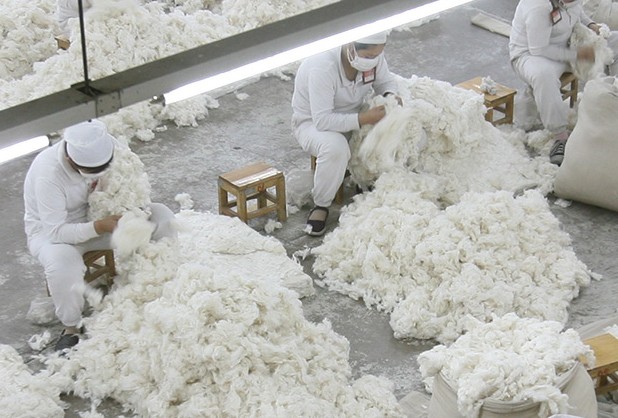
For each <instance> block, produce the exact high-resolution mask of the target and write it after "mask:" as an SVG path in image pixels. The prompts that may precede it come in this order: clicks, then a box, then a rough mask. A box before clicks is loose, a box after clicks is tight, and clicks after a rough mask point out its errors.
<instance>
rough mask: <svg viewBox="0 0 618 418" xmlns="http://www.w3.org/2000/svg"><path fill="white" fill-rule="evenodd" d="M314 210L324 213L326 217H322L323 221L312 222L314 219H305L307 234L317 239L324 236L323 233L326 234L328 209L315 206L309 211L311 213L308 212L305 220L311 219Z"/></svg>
mask: <svg viewBox="0 0 618 418" xmlns="http://www.w3.org/2000/svg"><path fill="white" fill-rule="evenodd" d="M316 210H321V211H324V212H326V216H325V217H324V220H323V221H319V220H314V219H307V229H306V231H307V234H309V235H311V236H314V237H319V236H320V235H324V232H326V220H327V219H328V208H325V207H323V206H316V207H314V208H313V209H311V211H310V212H309V216H308V217H307V218H311V214H313V212H315V211H316Z"/></svg>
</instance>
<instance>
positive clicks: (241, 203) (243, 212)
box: [236, 190, 247, 223]
mask: <svg viewBox="0 0 618 418" xmlns="http://www.w3.org/2000/svg"><path fill="white" fill-rule="evenodd" d="M236 211H237V213H238V217H239V218H240V220H241V221H243V222H244V223H247V195H246V194H245V192H244V191H242V190H241V191H240V193H239V194H238V198H237V200H236Z"/></svg>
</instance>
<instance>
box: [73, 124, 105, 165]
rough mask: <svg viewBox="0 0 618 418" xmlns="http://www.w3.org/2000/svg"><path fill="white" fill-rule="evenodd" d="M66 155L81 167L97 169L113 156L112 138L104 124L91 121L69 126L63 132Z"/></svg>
mask: <svg viewBox="0 0 618 418" xmlns="http://www.w3.org/2000/svg"><path fill="white" fill-rule="evenodd" d="M64 140H65V141H66V143H67V154H69V157H71V160H73V162H74V163H75V164H77V165H79V166H81V167H89V168H92V167H99V166H102V165H103V164H105V163H107V162H108V161H109V160H111V158H112V155H114V137H113V136H111V135H110V134H109V133H108V132H107V127H106V126H105V124H104V123H103V122H101V121H99V120H96V119H93V120H90V121H87V122H82V123H78V124H77V125H73V126H69V127H68V128H66V129H65V130H64Z"/></svg>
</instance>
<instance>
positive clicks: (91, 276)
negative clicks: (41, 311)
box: [45, 250, 116, 296]
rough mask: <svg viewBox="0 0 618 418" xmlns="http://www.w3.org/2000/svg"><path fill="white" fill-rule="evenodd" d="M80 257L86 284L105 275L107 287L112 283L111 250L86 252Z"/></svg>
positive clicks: (114, 273)
mask: <svg viewBox="0 0 618 418" xmlns="http://www.w3.org/2000/svg"><path fill="white" fill-rule="evenodd" d="M82 257H83V259H84V264H85V265H86V273H85V274H84V280H85V281H86V283H90V282H92V281H94V280H96V279H98V278H99V277H101V276H103V275H105V274H107V275H108V277H107V279H108V285H111V284H112V283H113V281H114V276H115V275H116V263H115V261H114V251H113V250H94V251H88V252H86V253H84V255H83V256H82ZM45 285H46V286H47V282H45ZM47 296H50V293H49V286H47Z"/></svg>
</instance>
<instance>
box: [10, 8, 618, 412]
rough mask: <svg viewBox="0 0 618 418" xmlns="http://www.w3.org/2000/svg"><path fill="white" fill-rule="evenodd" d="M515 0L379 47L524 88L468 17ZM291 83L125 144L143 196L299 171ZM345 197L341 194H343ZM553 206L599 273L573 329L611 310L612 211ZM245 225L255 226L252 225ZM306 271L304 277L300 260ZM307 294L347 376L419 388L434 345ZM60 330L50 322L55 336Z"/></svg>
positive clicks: (15, 321)
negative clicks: (340, 348)
mask: <svg viewBox="0 0 618 418" xmlns="http://www.w3.org/2000/svg"><path fill="white" fill-rule="evenodd" d="M516 4H517V2H515V1H513V0H477V1H475V2H473V3H471V5H468V6H463V7H461V8H459V9H456V10H453V11H450V12H446V13H443V14H442V15H441V16H440V18H439V19H436V20H433V21H431V22H429V23H427V24H425V25H423V26H420V27H418V28H413V29H411V30H410V31H406V32H395V33H393V34H392V35H391V38H390V41H389V45H388V47H387V52H386V53H387V58H388V61H389V65H390V67H391V70H392V71H393V72H395V73H397V74H399V75H402V76H404V77H410V76H411V75H413V74H416V75H419V76H429V77H431V78H433V79H438V80H444V81H448V82H450V83H452V84H456V83H458V82H461V81H464V80H467V79H470V78H473V77H475V76H479V75H481V76H490V77H492V79H494V80H495V81H497V82H499V83H502V84H505V85H508V86H511V87H513V88H517V89H521V88H522V86H523V85H522V84H521V82H520V81H519V80H517V79H516V77H515V75H514V74H513V72H512V70H511V68H510V65H509V63H508V52H507V43H508V39H507V38H505V37H503V36H500V35H497V34H494V33H491V32H488V31H486V30H483V29H481V28H478V27H476V26H473V25H471V24H470V17H471V16H473V15H474V14H475V13H477V12H478V11H480V10H482V11H486V12H489V13H491V14H494V15H496V16H500V17H502V18H504V19H507V20H509V21H510V19H511V18H512V16H513V12H514V9H515V6H516ZM292 89H293V82H292V81H283V80H281V79H278V78H265V79H262V80H260V81H259V82H256V83H254V84H250V85H248V86H246V87H244V88H242V89H241V90H240V91H239V92H242V93H247V94H248V95H249V97H248V98H247V99H246V100H243V101H240V100H238V99H237V98H236V97H235V96H234V95H233V94H229V95H226V96H223V97H220V98H219V102H220V108H219V109H215V110H211V112H210V115H209V116H208V118H207V119H205V120H204V121H202V122H201V123H200V126H199V127H197V128H175V127H170V129H168V130H167V131H165V132H161V133H157V134H156V138H155V139H154V140H153V141H151V142H147V143H139V142H137V141H136V142H134V143H133V144H132V148H133V150H134V151H135V152H136V153H137V154H138V155H139V156H140V158H141V159H142V161H143V162H144V164H145V166H146V171H147V172H148V174H149V177H150V180H151V184H152V199H153V200H154V201H159V202H163V203H165V204H167V205H168V206H169V207H171V208H173V209H174V210H175V211H178V209H179V206H178V203H176V202H175V201H174V197H175V196H176V194H178V193H189V194H190V195H191V197H192V199H193V201H194V202H195V207H194V208H195V209H196V210H200V211H213V212H215V211H216V210H217V192H216V190H217V183H216V179H217V176H218V175H219V174H221V173H223V172H226V171H229V170H232V169H234V168H238V167H241V166H243V165H246V164H248V163H250V162H255V161H260V160H261V161H266V162H269V163H271V164H272V165H274V166H276V167H278V168H280V169H282V170H283V171H284V172H289V171H290V170H292V169H306V168H308V167H309V156H308V155H306V154H305V153H304V152H303V151H302V150H301V149H300V147H299V146H298V144H297V143H296V142H295V140H294V138H293V137H292V135H291V132H290V127H289V120H290V116H291V109H290V99H291V96H292ZM516 111H517V110H516ZM32 159H33V156H28V157H24V158H21V159H19V160H16V161H12V162H10V163H7V164H5V165H2V166H0V187H1V190H2V200H1V202H0V207H1V213H2V219H1V220H0V227H1V231H2V233H1V234H0V246H1V248H2V251H1V252H0V263H1V266H2V267H1V270H0V323H1V325H0V329H1V332H0V343H1V344H9V345H11V346H13V347H15V348H16V349H17V350H18V351H19V352H20V354H22V355H23V357H24V359H25V360H26V361H29V358H30V354H31V350H30V348H29V347H28V345H27V343H26V342H27V340H28V339H29V338H30V336H32V335H33V334H38V333H41V332H42V331H43V329H42V328H41V327H39V326H36V325H32V324H30V323H29V322H28V321H27V320H26V319H25V315H26V312H27V311H28V308H29V305H30V302H31V301H32V300H33V299H34V298H36V297H39V296H44V295H45V285H44V281H43V280H44V279H43V276H42V270H41V268H40V267H39V266H38V264H37V262H36V260H35V259H33V258H32V257H31V256H30V255H29V253H28V251H27V249H26V244H25V235H24V232H23V221H22V217H23V202H22V184H23V180H24V176H25V173H26V171H27V169H28V166H29V164H30V162H31V161H32ZM351 194H352V191H351V190H346V197H347V199H348V200H349V199H350V197H351ZM551 199H552V197H551V196H550V200H551ZM334 209H335V210H334V212H333V213H334V216H331V218H330V219H329V228H330V229H332V228H333V227H334V226H335V224H336V218H337V215H338V209H339V207H335V208H334ZM552 211H553V212H554V214H555V215H556V216H557V217H558V218H559V220H560V221H561V223H562V226H563V228H564V230H566V231H567V232H569V233H570V234H571V236H572V238H573V243H574V244H573V245H574V248H575V251H576V253H577V255H578V257H579V258H580V259H581V260H582V261H583V262H584V263H586V264H587V265H588V267H589V268H590V269H591V270H592V271H594V272H596V273H599V274H602V275H603V276H604V278H603V279H602V280H601V281H598V282H593V283H592V285H591V286H590V287H588V288H586V289H583V290H582V292H581V294H580V296H579V297H578V298H577V299H576V300H575V301H574V302H573V304H572V306H571V309H570V320H569V323H568V326H571V327H578V326H580V325H583V324H587V323H590V322H593V321H595V320H597V319H602V318H605V317H607V316H609V315H611V314H613V313H615V312H616V308H617V306H618V304H617V303H616V298H615V295H616V293H617V291H618V282H617V280H616V277H617V276H618V260H617V257H616V249H617V245H616V242H617V241H618V215H617V214H616V213H615V212H610V211H606V210H603V209H600V208H597V207H592V206H588V205H584V204H579V203H573V205H572V206H570V207H568V208H560V207H558V206H553V205H552ZM306 216H307V208H305V209H304V210H302V211H301V212H299V213H297V214H293V215H291V216H290V218H289V220H288V221H287V222H286V223H285V224H284V226H283V228H282V229H280V230H277V231H275V232H274V233H273V235H274V236H275V237H276V238H278V239H279V240H281V241H282V243H283V244H284V246H285V247H286V249H287V250H288V253H289V254H292V253H293V252H294V251H296V250H298V249H302V248H304V247H306V246H308V247H314V246H317V245H319V243H320V242H321V239H320V238H312V237H308V236H306V235H305V234H304V233H303V227H304V222H305V218H306ZM252 226H254V227H255V228H256V229H260V228H261V225H259V222H255V223H253V224H252ZM304 267H305V271H306V272H307V273H308V274H310V275H313V273H312V271H311V260H310V259H308V260H307V261H305V266H304ZM317 290H318V292H317V294H316V295H315V296H313V297H310V298H306V299H305V300H304V301H303V304H304V308H305V312H306V316H307V318H308V319H310V320H313V321H321V320H322V319H323V318H328V319H329V320H330V321H331V322H332V324H333V328H334V330H335V331H336V332H338V333H340V334H342V335H344V336H345V337H347V338H348V340H349V341H350V362H351V365H352V368H353V372H354V375H355V377H358V376H360V375H363V374H375V375H383V376H386V377H389V378H391V379H392V380H393V381H394V382H395V394H396V396H397V397H398V398H402V397H404V396H405V395H406V394H408V393H409V392H410V391H423V386H422V383H421V381H420V374H419V372H418V367H417V363H416V357H417V355H418V353H420V352H422V351H424V350H427V349H429V348H431V347H432V345H433V344H432V343H428V342H418V341H398V340H396V339H395V338H394V337H393V336H392V331H391V329H390V326H389V325H388V316H387V315H385V314H382V313H378V312H376V311H373V310H369V309H367V308H366V307H365V305H364V304H363V303H362V302H361V301H354V300H352V299H350V298H348V297H346V296H343V295H340V294H337V293H334V292H329V291H328V290H325V289H320V288H317ZM59 329H60V327H59V326H57V327H55V328H54V329H53V332H55V333H58V332H59ZM69 400H71V399H69ZM71 403H72V406H71V408H70V409H69V410H68V411H67V415H66V416H69V417H70V416H77V415H76V411H80V410H81V411H83V410H85V409H87V406H84V404H83V403H81V402H79V401H78V400H71ZM100 411H101V412H103V413H104V414H105V415H106V416H116V415H117V414H118V413H119V409H118V406H117V405H114V404H113V403H112V402H110V403H109V405H104V407H103V408H100Z"/></svg>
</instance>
